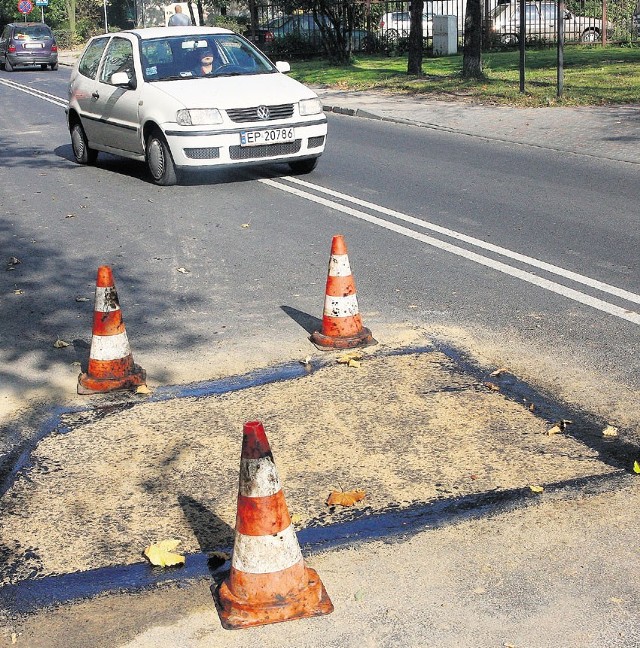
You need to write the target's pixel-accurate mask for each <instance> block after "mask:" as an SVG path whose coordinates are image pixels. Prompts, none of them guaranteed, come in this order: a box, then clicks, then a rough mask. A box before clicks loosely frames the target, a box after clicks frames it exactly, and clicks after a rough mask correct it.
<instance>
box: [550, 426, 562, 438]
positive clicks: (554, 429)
mask: <svg viewBox="0 0 640 648" xmlns="http://www.w3.org/2000/svg"><path fill="white" fill-rule="evenodd" d="M560 432H562V428H561V427H560V426H559V425H557V424H556V425H554V426H553V427H552V428H550V429H549V431H548V432H547V434H548V435H549V436H551V435H553V434H559V433H560Z"/></svg>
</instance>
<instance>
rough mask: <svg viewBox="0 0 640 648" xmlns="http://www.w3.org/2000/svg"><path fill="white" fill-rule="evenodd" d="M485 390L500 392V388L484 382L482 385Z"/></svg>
mask: <svg viewBox="0 0 640 648" xmlns="http://www.w3.org/2000/svg"><path fill="white" fill-rule="evenodd" d="M482 384H483V385H484V386H485V387H486V388H487V389H490V390H491V391H500V387H498V385H496V384H494V383H492V382H484V383H482Z"/></svg>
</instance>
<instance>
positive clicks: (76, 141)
mask: <svg viewBox="0 0 640 648" xmlns="http://www.w3.org/2000/svg"><path fill="white" fill-rule="evenodd" d="M71 148H72V149H73V156H74V157H75V159H76V162H77V163H78V164H95V162H96V158H97V157H98V151H96V150H95V149H92V148H89V143H88V142H87V136H86V134H85V132H84V128H82V124H81V123H79V122H76V123H75V124H74V125H73V126H72V127H71Z"/></svg>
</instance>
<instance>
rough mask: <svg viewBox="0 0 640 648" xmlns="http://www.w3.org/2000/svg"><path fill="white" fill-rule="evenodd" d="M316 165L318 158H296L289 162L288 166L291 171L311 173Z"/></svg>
mask: <svg viewBox="0 0 640 648" xmlns="http://www.w3.org/2000/svg"><path fill="white" fill-rule="evenodd" d="M317 166H318V158H317V157H316V158H311V159H310V160H296V161H295V162H289V168H290V169H291V171H293V173H311V172H312V171H313V170H314V169H315V168H316V167H317Z"/></svg>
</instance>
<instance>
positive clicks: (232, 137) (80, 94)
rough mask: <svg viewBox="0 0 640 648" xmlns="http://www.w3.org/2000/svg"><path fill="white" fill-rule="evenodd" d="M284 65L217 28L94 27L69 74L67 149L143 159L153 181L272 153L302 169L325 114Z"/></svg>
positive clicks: (316, 144) (311, 157)
mask: <svg viewBox="0 0 640 648" xmlns="http://www.w3.org/2000/svg"><path fill="white" fill-rule="evenodd" d="M203 54H207V55H209V57H210V58H209V59H202V61H201V56H202V55H203ZM211 57H213V60H211ZM203 65H204V66H205V67H203ZM289 69H290V68H289V64H288V63H284V62H278V63H276V64H275V65H274V64H273V63H272V62H271V61H270V60H269V59H268V58H266V57H265V55H264V54H262V53H261V52H260V51H259V50H258V49H256V48H255V47H254V46H253V45H252V44H251V43H249V42H248V41H247V40H246V39H245V38H243V37H242V36H239V35H238V34H235V33H233V32H231V31H229V30H227V29H219V28H214V27H171V28H167V27H159V28H151V29H135V30H131V31H123V32H118V33H113V34H105V35H103V36H96V37H94V38H92V39H91V40H90V41H89V42H88V43H87V46H86V48H85V50H84V52H83V54H82V56H81V57H80V59H79V61H78V63H77V64H76V66H75V68H74V70H73V72H72V74H71V81H70V83H69V103H68V107H67V123H68V126H69V131H70V134H71V144H72V148H73V154H74V156H75V158H76V160H77V161H78V162H79V163H80V164H92V163H94V162H95V161H96V157H97V155H98V152H99V151H104V152H107V153H113V154H116V155H120V156H123V157H126V158H131V159H134V160H141V161H145V162H146V163H147V166H148V168H149V171H150V173H151V176H152V178H153V181H154V182H155V183H156V184H159V185H172V184H175V183H176V182H178V181H179V179H180V175H181V173H182V171H184V170H186V169H196V168H197V169H202V168H203V167H204V168H213V167H220V166H231V165H247V164H264V163H281V162H282V163H287V164H288V165H289V167H290V168H291V170H292V171H293V172H294V173H308V172H310V171H312V170H313V169H314V168H315V166H316V164H317V162H318V158H319V157H320V155H321V154H322V152H323V151H324V147H325V142H326V136H327V119H326V117H325V115H324V112H323V107H322V102H321V101H320V99H318V96H317V95H316V94H315V93H314V92H313V91H312V90H310V89H309V88H307V87H305V86H304V85H302V84H301V83H298V82H297V81H295V80H294V79H292V78H290V77H288V76H286V74H285V73H286V72H288V71H289Z"/></svg>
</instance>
